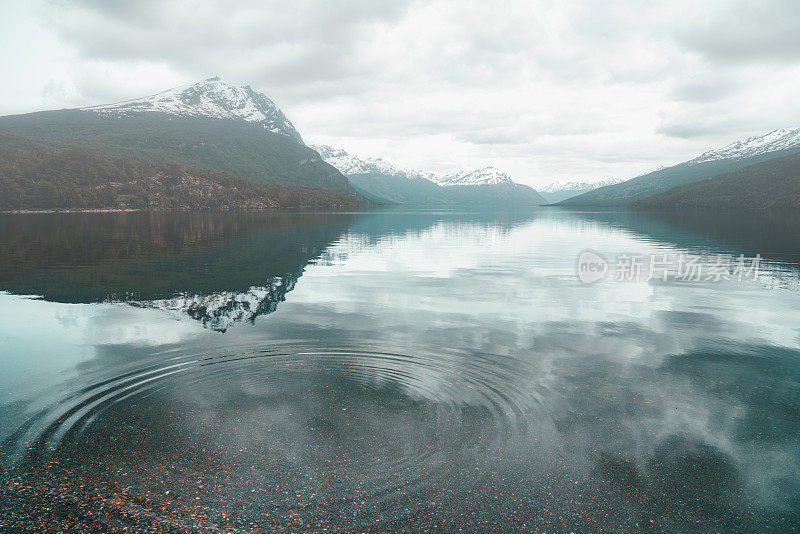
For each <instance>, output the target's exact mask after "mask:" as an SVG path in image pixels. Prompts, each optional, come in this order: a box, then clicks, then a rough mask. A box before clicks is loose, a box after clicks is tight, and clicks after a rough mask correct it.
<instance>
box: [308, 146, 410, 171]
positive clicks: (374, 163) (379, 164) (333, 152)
mask: <svg viewBox="0 0 800 534" xmlns="http://www.w3.org/2000/svg"><path fill="white" fill-rule="evenodd" d="M311 148H313V149H314V150H316V151H317V152H318V153H319V155H320V157H321V158H322V159H323V161H325V162H326V163H329V164H331V165H333V166H334V167H336V168H337V169H338V170H339V172H341V173H342V174H344V175H345V176H351V175H354V174H368V173H377V174H384V175H389V176H403V177H405V178H410V179H421V178H423V176H422V174H420V173H418V172H416V171H412V170H408V169H401V168H400V167H397V166H395V165H393V164H392V163H389V162H388V161H386V160H384V159H382V158H376V157H366V158H360V157H358V156H354V155H352V154H348V153H347V152H345V151H344V150H342V149H341V148H332V147H330V146H328V145H314V146H312V147H311Z"/></svg>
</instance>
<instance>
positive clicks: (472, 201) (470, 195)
mask: <svg viewBox="0 0 800 534" xmlns="http://www.w3.org/2000/svg"><path fill="white" fill-rule="evenodd" d="M312 148H314V149H315V150H316V151H317V152H318V153H319V154H320V156H321V157H322V159H323V160H325V161H326V162H327V163H330V164H331V165H333V166H334V167H336V168H337V169H339V170H340V171H341V172H342V173H343V174H344V175H345V176H347V179H348V180H349V181H350V184H351V185H352V186H353V188H355V189H356V190H357V191H358V192H360V193H361V194H362V195H364V196H365V197H367V198H369V199H372V200H374V201H377V202H384V203H391V204H402V205H409V206H451V207H501V206H502V207H522V206H538V205H540V204H544V203H545V202H546V201H545V199H544V198H543V197H542V196H541V195H539V193H537V192H536V190H535V189H533V188H531V187H528V186H526V185H522V184H518V183H516V182H514V181H513V180H512V179H511V177H509V176H508V175H507V174H505V173H504V172H502V171H500V170H498V169H495V168H494V167H483V168H480V169H474V170H466V171H457V172H450V173H435V172H422V171H415V170H411V169H402V168H400V167H397V166H395V165H393V164H392V163H389V162H387V161H385V160H383V159H381V158H376V157H368V158H360V157H358V156H355V155H352V154H348V153H347V152H345V151H344V150H341V149H337V148H331V147H329V146H326V145H322V146H314V147H312Z"/></svg>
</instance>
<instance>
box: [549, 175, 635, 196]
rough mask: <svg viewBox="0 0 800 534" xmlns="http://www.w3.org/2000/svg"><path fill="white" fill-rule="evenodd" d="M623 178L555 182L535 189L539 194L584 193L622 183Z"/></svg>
mask: <svg viewBox="0 0 800 534" xmlns="http://www.w3.org/2000/svg"><path fill="white" fill-rule="evenodd" d="M624 181H625V180H624V179H623V178H609V179H608V180H601V181H599V182H584V181H579V180H576V181H574V182H565V181H560V180H557V181H555V182H553V183H551V184H550V185H548V186H546V187H542V188H540V189H537V190H538V191H539V192H540V193H560V192H562V191H586V190H589V189H598V188H600V187H605V186H607V185H615V184H619V183H622V182H624Z"/></svg>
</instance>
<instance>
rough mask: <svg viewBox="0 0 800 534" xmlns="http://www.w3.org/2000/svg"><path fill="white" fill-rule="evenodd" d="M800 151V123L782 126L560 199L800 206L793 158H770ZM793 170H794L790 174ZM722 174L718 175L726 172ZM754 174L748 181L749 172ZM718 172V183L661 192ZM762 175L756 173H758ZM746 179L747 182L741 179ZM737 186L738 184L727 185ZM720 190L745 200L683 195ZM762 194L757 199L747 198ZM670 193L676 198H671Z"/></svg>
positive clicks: (567, 202)
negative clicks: (794, 187)
mask: <svg viewBox="0 0 800 534" xmlns="http://www.w3.org/2000/svg"><path fill="white" fill-rule="evenodd" d="M799 152H800V128H794V129H783V128H782V129H778V130H774V131H772V132H769V133H767V134H763V135H758V136H754V137H750V138H748V139H745V140H743V141H737V142H735V143H731V144H729V145H727V146H724V147H722V148H720V149H717V150H711V151H708V152H705V153H703V154H701V155H700V156H698V157H696V158H694V159H691V160H689V161H686V162H683V163H680V164H678V165H674V166H672V167H667V168H663V169H659V170H657V171H654V172H651V173H648V174H644V175H642V176H638V177H636V178H633V179H631V180H628V181H625V182H621V183H618V184H613V185H607V186H604V187H600V188H598V189H594V190H592V191H589V192H586V193H583V194H580V195H577V196H574V197H571V198H568V199H566V200H563V201H561V202H559V204H560V205H563V206H633V207H639V208H645V207H649V208H655V207H656V206H658V207H660V208H663V209H666V208H667V207H670V206H672V207H675V208H677V207H687V206H689V205H697V206H701V205H702V206H713V205H717V206H722V205H724V206H727V207H734V206H736V207H754V208H755V207H767V206H777V205H781V206H784V207H788V206H789V205H794V206H795V207H800V203H794V204H793V202H795V201H792V200H791V195H790V197H783V196H782V195H784V194H790V191H791V184H792V183H793V182H792V174H791V173H792V170H791V165H792V163H791V162H792V161H795V160H793V159H787V160H786V161H787V162H789V163H787V164H786V165H781V164H775V165H772V164H770V163H769V162H770V160H774V159H776V158H782V157H785V156H790V155H792V154H796V153H799ZM787 173H789V174H787ZM723 176H726V177H727V178H726V179H725V180H720V179H718V178H715V177H719V178H722V177H723ZM748 176H750V177H752V178H753V179H752V180H751V182H752V183H751V184H750V185H747V184H746V182H747V177H748ZM711 178H714V187H711V186H708V187H706V188H703V187H700V186H697V187H696V188H689V187H687V188H685V189H682V190H681V191H679V192H675V193H674V194H673V193H670V194H666V195H663V196H661V194H662V193H665V192H669V191H671V190H672V189H673V188H676V187H681V186H686V185H687V184H693V183H696V182H700V181H704V180H709V179H711ZM756 178H757V179H756ZM742 180H744V182H745V183H742ZM756 184H758V187H761V188H762V189H763V191H762V192H763V193H766V194H767V197H762V196H761V192H756V191H748V190H747V188H748V187H750V188H755V187H757V185H756ZM728 188H733V189H730V190H729V189H728ZM701 191H702V192H703V194H704V195H721V196H726V197H729V198H730V197H731V195H737V196H738V197H739V198H740V199H741V200H739V201H737V202H732V201H731V200H730V199H729V200H726V201H724V202H723V201H721V200H720V201H719V202H717V201H716V199H715V198H714V196H709V197H708V198H704V199H699V200H698V201H695V202H685V201H684V200H681V199H682V198H683V197H684V195H687V194H692V193H694V194H700V192H701ZM654 195H659V197H658V199H655V198H654V199H653V201H652V202H651V201H649V200H648V199H649V198H650V197H654ZM751 198H752V199H755V198H759V200H758V202H757V203H755V204H751V203H749V201H748V199H751ZM668 199H672V200H669V201H668Z"/></svg>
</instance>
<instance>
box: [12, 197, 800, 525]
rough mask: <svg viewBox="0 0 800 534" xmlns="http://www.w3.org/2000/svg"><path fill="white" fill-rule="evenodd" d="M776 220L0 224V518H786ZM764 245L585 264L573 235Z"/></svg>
mask: <svg viewBox="0 0 800 534" xmlns="http://www.w3.org/2000/svg"><path fill="white" fill-rule="evenodd" d="M798 222H800V221H798V220H797V216H796V215H791V214H782V215H772V216H767V215H763V214H762V215H747V214H744V215H743V214H736V215H725V214H723V215H714V216H712V215H710V214H702V215H693V216H680V217H670V216H665V215H647V214H637V213H627V212H597V213H590V212H569V211H560V210H550V209H541V210H536V211H531V212H525V213H516V214H495V213H463V212H401V211H385V212H374V213H352V214H311V213H305V214H224V213H208V214H204V213H172V214H170V213H160V214H141V213H139V214H84V215H79V214H64V215H24V216H3V217H2V218H0V441H1V442H2V446H1V447H0V454H2V456H1V457H0V458H1V459H2V469H3V471H2V476H1V477H0V482H1V483H2V484H1V485H0V499H2V503H3V504H2V512H0V526H4V527H9V528H12V529H18V530H22V529H29V530H32V531H59V530H67V531H68V530H80V529H81V528H83V529H85V530H91V529H95V530H107V531H114V530H118V531H123V529H125V528H126V527H127V528H128V529H129V531H130V529H133V530H135V531H152V532H184V531H185V532H196V531H207V532H219V531H224V532H265V531H274V530H286V531H309V530H311V531H314V530H319V531H322V530H323V529H327V530H328V531H385V530H408V531H419V530H433V531H442V530H444V531H453V530H458V529H462V530H467V531H475V530H494V531H509V530H518V531H546V532H561V531H563V532H570V531H575V532H593V531H598V532H599V531H617V532H626V531H627V532H639V531H646V532H647V531H653V532H688V531H694V532H713V531H752V532H757V531H763V530H765V529H767V528H771V529H773V530H775V531H779V532H784V531H790V530H792V529H796V528H798V526H800V446H799V444H798V437H799V436H800V291H799V290H798V280H800V278H798V272H799V271H798V261H799V260H800V258H798V254H799V253H800V238H798V235H797V232H796V231H795V229H796V228H797V227H798V226H797V223H798ZM587 249H590V250H592V251H593V252H595V253H597V254H598V255H600V256H602V257H605V258H607V259H609V261H613V258H615V257H617V256H618V255H619V254H627V253H630V254H641V255H642V256H643V257H648V256H649V255H651V254H659V255H661V254H669V255H691V256H693V257H702V258H716V257H722V256H724V257H731V258H735V257H736V256H738V255H740V254H743V255H747V256H754V255H755V254H761V256H762V257H763V259H764V261H763V266H762V271H761V273H760V276H759V277H758V279H746V280H742V281H739V280H737V279H736V278H735V277H732V278H731V279H730V280H719V281H713V280H705V279H702V280H699V281H682V280H679V279H674V278H669V279H668V280H667V281H663V280H662V279H661V278H655V279H651V280H646V279H641V280H639V281H616V280H614V279H613V277H609V279H606V280H603V281H600V282H597V283H594V284H584V283H582V282H581V281H580V280H579V279H578V276H577V265H576V262H577V258H578V256H579V255H580V253H581V252H583V251H585V250H587Z"/></svg>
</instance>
